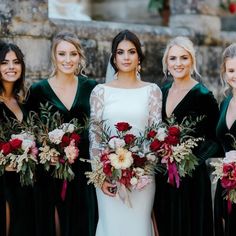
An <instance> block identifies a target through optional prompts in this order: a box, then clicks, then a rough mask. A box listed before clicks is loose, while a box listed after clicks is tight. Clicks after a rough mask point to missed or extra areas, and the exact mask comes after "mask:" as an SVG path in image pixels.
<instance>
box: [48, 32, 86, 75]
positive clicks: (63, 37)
mask: <svg viewBox="0 0 236 236" xmlns="http://www.w3.org/2000/svg"><path fill="white" fill-rule="evenodd" d="M61 41H66V42H69V43H71V44H73V45H74V46H75V48H76V50H77V51H78V53H79V56H80V64H79V65H78V69H77V70H76V72H75V74H76V75H78V74H83V75H84V70H85V67H86V58H85V55H84V51H83V49H82V46H81V43H80V41H79V38H78V37H77V35H75V34H74V33H71V32H67V31H62V32H59V33H58V34H57V35H56V36H55V37H54V38H53V41H52V49H51V60H52V73H51V75H50V77H53V76H55V74H56V71H57V66H56V48H57V46H58V44H59V43H60V42H61Z"/></svg>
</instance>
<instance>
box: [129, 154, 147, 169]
mask: <svg viewBox="0 0 236 236" xmlns="http://www.w3.org/2000/svg"><path fill="white" fill-rule="evenodd" d="M132 157H133V159H134V166H135V167H143V166H144V165H145V162H146V160H147V158H146V157H140V156H138V155H136V154H132Z"/></svg>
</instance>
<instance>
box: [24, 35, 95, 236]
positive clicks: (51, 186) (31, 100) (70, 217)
mask: <svg viewBox="0 0 236 236" xmlns="http://www.w3.org/2000/svg"><path fill="white" fill-rule="evenodd" d="M51 57H52V64H53V72H52V74H51V75H50V77H49V78H48V79H45V80H42V81H39V82H37V83H35V84H33V85H32V86H31V89H30V92H29V97H28V100H27V108H28V110H33V111H36V112H38V111H39V106H40V104H46V103H49V104H50V105H51V106H52V112H56V111H59V112H60V114H61V115H62V116H63V118H64V122H69V121H70V120H71V119H73V118H78V119H79V122H80V124H81V125H84V122H85V118H86V117H89V114H90V107H89V97H90V93H91V91H92V89H93V88H94V87H95V85H96V82H95V81H93V80H90V79H88V78H86V76H84V74H83V70H84V69H85V56H84V52H83V50H82V48H81V45H80V42H79V40H78V38H77V36H76V35H74V34H73V33H69V32H60V33H58V34H57V35H56V36H55V38H54V39H53V42H52V51H51ZM79 150H80V157H81V158H88V157H89V144H88V137H87V133H84V134H83V137H82V140H81V143H80V147H79ZM88 168H90V167H89V164H86V163H83V162H79V160H78V159H77V161H76V162H75V163H74V164H73V171H74V172H75V178H74V180H72V181H71V182H68V185H67V191H66V197H65V200H62V199H61V196H60V194H61V189H62V183H63V180H58V179H53V178H52V177H51V175H50V174H48V173H46V172H43V171H42V170H41V173H40V175H39V181H38V186H37V196H38V202H39V204H38V211H37V213H36V215H37V217H38V220H37V223H38V229H37V235H38V236H42V235H44V236H51V235H55V233H56V232H55V230H56V228H58V224H59V226H60V227H59V230H57V234H58V233H59V232H58V231H60V234H61V236H78V235H86V236H90V235H91V236H92V235H94V234H95V228H96V196H95V191H94V188H93V187H92V186H91V185H90V186H87V180H86V177H85V175H84V172H85V171H86V170H88ZM55 215H56V217H54V216H55ZM55 218H56V225H55ZM58 222H59V223H58Z"/></svg>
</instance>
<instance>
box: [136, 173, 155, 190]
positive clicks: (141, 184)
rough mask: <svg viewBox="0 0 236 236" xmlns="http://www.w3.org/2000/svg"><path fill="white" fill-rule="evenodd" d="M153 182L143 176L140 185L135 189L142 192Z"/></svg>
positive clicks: (139, 180)
mask: <svg viewBox="0 0 236 236" xmlns="http://www.w3.org/2000/svg"><path fill="white" fill-rule="evenodd" d="M151 182H152V179H151V178H150V176H147V175H143V176H140V177H139V178H138V183H137V185H136V186H135V189H137V190H142V189H143V188H144V187H145V186H146V185H148V184H149V183H151Z"/></svg>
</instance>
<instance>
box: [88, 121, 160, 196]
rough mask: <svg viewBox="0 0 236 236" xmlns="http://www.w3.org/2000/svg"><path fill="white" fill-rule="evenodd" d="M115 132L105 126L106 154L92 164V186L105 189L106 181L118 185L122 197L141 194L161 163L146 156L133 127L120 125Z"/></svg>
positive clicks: (90, 174) (104, 149) (104, 147)
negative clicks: (140, 191) (130, 192)
mask: <svg viewBox="0 0 236 236" xmlns="http://www.w3.org/2000/svg"><path fill="white" fill-rule="evenodd" d="M115 128H116V134H115V135H111V131H110V129H109V128H107V127H106V126H104V125H103V128H102V134H101V138H102V143H101V145H102V148H101V149H102V152H101V153H100V155H99V156H98V157H96V158H95V160H93V161H91V162H92V164H93V171H92V172H86V175H87V177H88V178H89V181H88V183H93V184H94V185H95V186H96V187H101V186H102V184H103V182H104V180H107V181H109V182H111V183H115V184H116V185H117V188H118V189H117V192H118V194H119V195H120V196H121V195H123V194H124V195H126V193H125V192H126V189H127V190H131V189H137V190H141V189H143V188H144V187H145V186H146V185H147V184H149V183H150V182H151V181H152V178H151V176H152V175H153V174H154V170H155V165H156V161H157V159H156V157H155V156H153V155H146V154H145V152H144V148H143V141H142V138H141V137H137V136H136V135H134V134H132V133H131V132H130V130H131V128H132V126H130V125H129V123H126V122H118V123H117V124H115ZM121 198H122V197H121ZM125 198H126V197H124V200H125Z"/></svg>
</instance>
